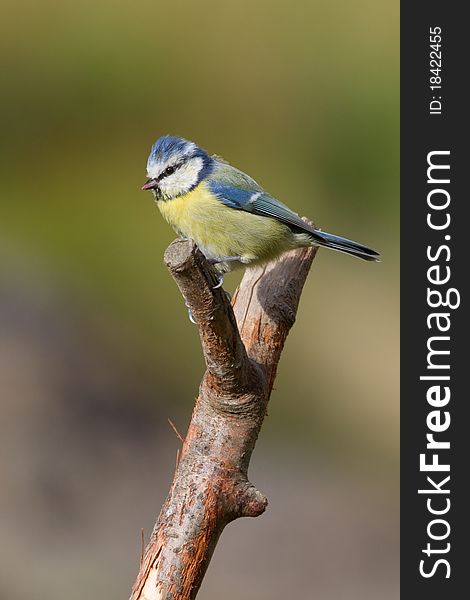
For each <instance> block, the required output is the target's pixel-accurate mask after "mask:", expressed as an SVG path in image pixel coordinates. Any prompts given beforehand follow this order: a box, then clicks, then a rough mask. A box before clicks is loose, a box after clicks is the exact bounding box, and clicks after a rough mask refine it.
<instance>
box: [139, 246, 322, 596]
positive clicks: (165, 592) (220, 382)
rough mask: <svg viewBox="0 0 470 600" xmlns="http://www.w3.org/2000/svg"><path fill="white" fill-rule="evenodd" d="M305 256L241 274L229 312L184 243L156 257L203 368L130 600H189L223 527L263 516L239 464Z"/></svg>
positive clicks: (245, 459)
mask: <svg viewBox="0 0 470 600" xmlns="http://www.w3.org/2000/svg"><path fill="white" fill-rule="evenodd" d="M315 252H316V250H315V249H314V248H304V249H300V250H295V251H292V252H289V253H287V254H285V255H283V256H282V258H281V259H280V260H279V261H276V262H273V263H270V264H268V265H265V266H263V267H255V268H251V269H248V270H247V271H246V272H245V275H244V277H243V280H242V282H241V284H240V286H239V288H238V289H237V291H236V292H235V295H234V297H233V301H232V304H233V308H232V305H231V304H230V301H229V299H228V297H227V295H226V293H225V292H224V291H223V290H222V289H220V288H215V285H216V283H217V282H216V279H215V277H214V274H213V272H212V269H211V267H210V266H209V264H208V263H207V261H206V260H205V258H204V256H203V255H202V254H201V253H200V252H199V250H198V249H197V247H196V246H195V245H194V243H193V242H191V241H186V240H185V241H182V240H177V241H174V242H173V243H172V244H171V245H170V246H169V247H168V249H167V251H166V252H165V264H166V266H167V268H168V270H169V271H170V273H171V275H172V276H173V278H174V279H175V281H176V283H177V285H178V287H179V289H180V292H181V293H182V295H183V297H184V299H185V302H186V304H187V306H188V307H189V308H190V309H191V312H192V314H193V316H194V318H195V320H196V323H197V326H198V329H199V335H200V338H201V345H202V351H203V354H204V358H205V362H206V367H207V370H206V373H205V374H204V377H203V379H202V382H201V386H200V389H199V397H198V398H197V400H196V404H195V406H194V410H193V414H192V418H191V422H190V425H189V429H188V432H187V434H186V437H185V440H184V443H183V447H182V450H181V456H180V459H179V463H178V466H177V468H176V472H175V475H174V478H173V483H172V486H171V489H170V492H169V494H168V497H167V499H166V501H165V503H164V505H163V508H162V510H161V512H160V516H159V517H158V521H157V523H156V524H155V528H154V530H153V533H152V536H151V539H150V542H149V544H148V546H147V548H146V550H145V554H144V557H143V560H142V562H141V565H140V571H139V574H138V576H137V579H136V582H135V584H134V587H133V590H132V594H131V600H157V599H158V600H190V599H193V598H195V597H196V594H197V592H198V590H199V587H200V585H201V582H202V579H203V577H204V574H205V572H206V569H207V566H208V564H209V561H210V559H211V556H212V553H213V551H214V548H215V546H216V544H217V540H218V538H219V536H220V534H221V533H222V530H223V529H224V527H225V525H226V524H227V523H229V522H230V521H232V520H234V519H237V518H238V517H256V516H258V515H260V514H261V513H262V512H264V510H265V508H266V505H267V500H266V498H265V497H264V496H263V495H262V494H261V493H260V492H259V491H258V490H257V489H256V488H255V487H254V486H253V485H252V484H251V483H250V482H249V481H248V476H247V472H248V465H249V462H250V457H251V453H252V451H253V448H254V445H255V443H256V439H257V437H258V433H259V430H260V428H261V425H262V423H263V420H264V417H265V415H266V406H267V403H268V400H269V396H270V394H271V389H272V386H273V383H274V378H275V376H276V369H277V365H278V362H279V359H280V356H281V352H282V348H283V346H284V342H285V340H286V337H287V334H288V333H289V330H290V328H291V327H292V325H293V324H294V321H295V316H296V313H297V307H298V304H299V300H300V295H301V293H302V288H303V285H304V282H305V279H306V277H307V274H308V271H309V269H310V266H311V263H312V260H313V258H314V256H315Z"/></svg>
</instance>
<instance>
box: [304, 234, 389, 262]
mask: <svg viewBox="0 0 470 600" xmlns="http://www.w3.org/2000/svg"><path fill="white" fill-rule="evenodd" d="M313 240H314V244H315V245H316V246H323V247H325V248H331V250H338V252H344V253H345V254H350V255H351V256H357V258H362V259H363V260H370V261H376V262H378V261H380V254H379V253H378V252H376V251H375V250H372V249H371V248H368V247H367V246H364V245H362V244H359V243H358V242H354V241H353V240H348V239H346V238H344V237H340V236H339V235H333V234H332V233H327V232H326V231H318V230H315V235H314V236H313Z"/></svg>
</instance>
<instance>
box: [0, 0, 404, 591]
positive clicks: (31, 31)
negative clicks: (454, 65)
mask: <svg viewBox="0 0 470 600" xmlns="http://www.w3.org/2000/svg"><path fill="white" fill-rule="evenodd" d="M1 9H2V11H1V12H2V19H1V22H0V73H1V75H0V77H1V81H2V93H1V95H0V115H1V139H0V155H1V156H0V158H1V167H0V168H1V174H0V175H1V198H0V276H1V279H0V379H1V381H0V394H1V405H2V416H1V419H0V477H1V481H2V492H1V495H0V527H1V529H2V536H1V542H0V552H1V560H0V596H1V597H2V598H9V599H10V600H16V599H18V600H23V599H26V598H28V600H35V599H38V600H42V599H43V598H45V597H47V598H49V599H50V600H54V599H55V598H57V599H59V598H62V597H63V596H64V594H66V595H67V598H68V600H75V599H77V600H78V599H79V598H80V599H81V598H83V595H84V594H86V595H87V596H89V597H100V598H109V599H111V598H116V597H121V598H122V597H127V594H128V593H129V590H130V587H131V585H132V582H133V579H134V576H135V575H136V573H137V569H138V561H139V556H140V528H144V529H145V534H146V538H147V537H148V535H149V534H150V532H151V528H152V525H153V522H154V519H155V517H156V515H157V514H158V512H159V509H160V505H161V502H162V501H163V499H164V497H165V495H166V492H167V489H168V486H169V483H170V481H171V477H172V473H173V469H174V460H175V453H176V449H177V447H178V445H179V441H178V439H177V438H176V436H175V435H174V433H173V432H172V430H171V429H170V427H169V425H168V423H167V418H171V420H172V421H173V422H174V423H175V424H176V426H177V427H178V429H179V430H180V431H182V432H184V431H185V428H186V426H187V423H188V420H189V417H190V414H191V409H192V404H193V400H194V397H195V396H196V395H197V389H198V384H199V381H200V378H201V375H202V372H203V362H202V357H201V353H200V350H199V342H198V336H197V330H196V328H195V327H194V326H193V325H191V324H190V322H189V320H188V319H187V314H186V309H185V307H184V305H183V302H182V299H181V296H180V295H179V293H178V291H177V289H176V286H175V285H174V283H173V281H172V280H171V278H170V276H169V275H168V273H167V271H166V269H165V268H164V266H163V264H162V254H163V252H164V250H165V248H166V246H167V245H168V244H169V242H170V241H171V240H172V239H173V238H174V234H173V232H172V231H171V230H170V228H169V227H168V226H167V225H166V223H164V222H163V221H162V219H161V218H160V215H159V213H158V211H157V210H156V208H155V205H154V203H153V202H152V199H151V195H150V194H149V193H143V192H141V191H140V186H141V185H142V183H143V181H144V179H145V164H146V159H147V154H148V151H149V149H150V146H151V144H152V143H153V142H154V141H155V140H156V139H157V138H158V137H159V136H160V135H163V134H166V133H171V134H175V135H182V136H184V137H186V138H188V139H191V140H194V141H195V142H197V143H199V144H200V145H202V146H203V147H205V148H207V149H208V150H209V151H211V152H214V153H217V154H220V155H222V156H224V157H225V158H226V159H227V160H229V161H230V162H232V164H234V165H236V166H237V167H239V168H241V169H243V170H245V171H247V172H248V173H249V174H250V175H252V176H253V177H254V178H255V179H257V180H258V181H259V182H260V183H261V184H262V185H264V187H265V188H266V189H267V190H268V191H269V192H270V193H272V194H273V195H274V196H276V197H278V198H279V199H281V200H282V201H283V202H285V203H287V204H289V205H290V206H291V207H292V208H293V209H294V210H296V211H297V212H299V213H300V214H302V215H306V216H308V217H310V218H311V219H313V220H314V221H315V222H316V223H317V225H319V226H321V227H322V228H324V229H327V230H328V231H332V232H334V233H337V234H342V235H345V236H347V237H351V238H353V239H357V240H359V241H361V242H363V243H365V244H367V245H370V246H371V247H373V248H375V249H378V250H380V251H381V252H382V254H383V261H382V263H380V264H369V263H364V262H361V261H357V260H354V259H351V258H349V257H347V256H344V255H340V254H338V253H335V252H327V251H321V250H320V251H319V253H318V256H317V258H316V260H315V262H314V266H313V269H312V272H311V274H310V276H309V279H308V281H307V284H306V286H305V290H304V294H303V297H302V301H301V305H300V310H299V314H298V320H297V323H296V326H295V327H294V330H293V331H292V333H291V335H290V337H289V339H288V342H287V345H286V349H285V352H284V355H283V359H282V361H281V364H280V368H279V373H278V378H277V381H276V386H275V388H276V389H275V391H274V393H273V397H272V400H271V404H270V410H269V417H268V418H267V419H266V421H265V425H264V427H263V430H262V433H261V436H260V439H259V441H258V445H257V448H256V451H255V453H254V456H253V460H252V467H251V471H250V476H251V479H252V480H253V481H254V482H255V484H256V485H257V486H258V487H259V488H260V489H261V490H262V491H263V492H265V493H266V494H267V496H268V497H269V500H270V506H269V508H268V511H267V513H266V514H265V515H263V516H262V517H260V518H258V519H255V520H251V519H250V520H242V521H237V522H236V523H234V524H232V525H230V526H229V527H228V528H227V530H226V531H225V532H224V534H223V536H222V538H221V540H220V543H219V546H218V548H217V551H216V553H215V556H214V559H213V561H212V563H211V566H210V568H209V571H208V573H207V576H206V579H205V581H204V584H203V587H202V589H201V592H200V595H199V597H200V598H202V599H206V600H214V599H216V598H221V597H223V598H226V599H227V600H232V599H233V600H235V599H238V598H241V597H243V598H253V599H256V600H268V599H270V600H278V599H279V600H281V599H284V598H285V597H288V596H290V597H292V596H294V597H301V598H322V599H323V600H325V599H330V598H331V599H332V600H333V599H335V600H337V599H339V598H348V599H349V600H351V599H355V598H357V599H361V600H366V599H369V598H370V599H377V598H380V599H381V600H384V599H385V600H388V599H389V598H390V599H392V598H397V597H398V318H399V313H398V291H399V290H398V259H399V256H398V216H399V215H398V194H399V154H398V148H399V133H398V132H399V4H398V2H395V1H393V2H392V1H390V0H386V1H384V2H380V3H377V2H373V1H372V0H359V2H354V3H353V2H348V1H346V0H339V1H338V2H334V3H332V2H328V1H327V0H318V1H315V2H298V1H297V2H290V3H288V4H286V3H280V2H272V0H271V1H268V0H260V1H258V2H255V3H253V2H248V1H247V0H238V1H237V2H216V1H215V0H199V1H198V2H190V1H187V0H181V1H180V2H171V3H170V2H169V3H163V2H158V1H157V2H155V1H150V0H135V1H134V2H116V1H113V2H112V1H111V0H98V1H97V0H93V2H92V1H91V0H82V1H81V2H79V3H78V2H72V1H70V0H61V1H60V2H59V1H58V0H43V1H42V2H33V1H32V0H23V1H22V2H13V1H11V0H7V1H5V0H1ZM237 277H238V276H237V275H231V276H227V278H226V287H227V289H229V291H232V290H233V289H234V288H235V286H236V283H237V281H238V279H237ZM25 570H26V572H27V574H25ZM19 575H20V576H19Z"/></svg>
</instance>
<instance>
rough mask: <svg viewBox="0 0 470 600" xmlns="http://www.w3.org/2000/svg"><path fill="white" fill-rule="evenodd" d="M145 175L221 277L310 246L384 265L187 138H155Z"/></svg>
mask: <svg viewBox="0 0 470 600" xmlns="http://www.w3.org/2000/svg"><path fill="white" fill-rule="evenodd" d="M147 175H148V179H147V181H146V183H145V184H144V185H143V186H142V189H143V190H152V193H153V196H154V198H155V200H156V203H157V206H158V208H159V210H160V212H161V214H162V215H163V217H164V218H165V219H166V221H168V223H169V224H170V225H171V226H172V227H173V229H174V230H175V231H176V233H177V234H178V235H179V236H181V237H182V238H189V239H192V240H194V241H195V242H196V244H197V245H198V247H199V249H200V250H201V251H202V253H203V254H204V255H205V256H206V258H207V259H208V260H209V261H210V262H211V263H212V264H214V265H215V267H216V269H217V270H218V271H219V273H220V274H221V275H222V276H223V274H224V273H226V272H227V271H231V270H232V269H234V268H237V267H240V266H249V265H257V264H261V263H265V262H268V261H270V260H272V259H274V258H276V257H278V256H279V255H281V254H282V253H283V252H286V251H288V250H292V249H293V248H302V247H305V246H321V247H323V248H331V249H332V250H338V251H339V252H344V253H345V254H350V255H352V256H356V257H358V258H362V259H364V260H369V261H377V260H379V254H378V253H377V252H375V251H374V250H371V249H370V248H367V247H366V246H363V245H362V244H359V243H357V242H354V241H352V240H348V239H346V238H343V237H339V236H337V235H333V234H331V233H327V232H326V231H321V230H319V229H316V228H314V227H312V226H311V225H308V224H307V223H305V222H304V221H302V219H301V218H300V217H299V216H298V215H297V214H296V213H295V212H293V211H292V210H290V209H289V208H288V207H287V206H285V205H284V204H282V203H281V202H279V200H276V199H275V198H273V197H272V196H270V195H269V194H268V193H267V192H265V191H264V190H263V188H262V187H261V186H260V185H258V183H256V181H255V180H254V179H252V178H251V177H249V176H248V175H246V174H245V173H243V172H242V171H239V170H238V169H236V168H235V167H232V166H231V165H230V164H228V163H227V162H226V161H225V160H223V159H222V158H220V156H217V155H213V156H210V155H209V154H208V153H207V152H206V151H205V150H203V149H202V148H200V147H199V146H197V145H196V144H194V143H193V142H189V141H187V140H185V139H183V138H179V137H173V136H168V135H166V136H163V137H161V138H160V139H159V140H157V142H156V143H155V144H154V145H153V146H152V149H151V151H150V156H149V158H148V162H147Z"/></svg>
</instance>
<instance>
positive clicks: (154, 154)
mask: <svg viewBox="0 0 470 600" xmlns="http://www.w3.org/2000/svg"><path fill="white" fill-rule="evenodd" d="M197 156H200V157H201V158H202V159H203V161H204V164H206V163H208V162H209V161H210V156H209V155H208V153H207V152H206V151H205V150H203V149H202V148H200V147H199V146H197V145H196V144H195V143H194V142H190V141H188V140H185V139H184V138H181V137H176V136H172V135H164V136H162V137H161V138H159V139H158V140H157V141H156V142H155V144H154V145H153V146H152V149H151V150H150V155H149V157H148V162H147V165H148V166H151V165H153V164H155V163H163V162H165V161H167V160H168V159H169V158H181V159H183V158H184V159H186V160H187V159H190V158H195V157H197Z"/></svg>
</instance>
